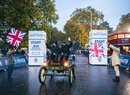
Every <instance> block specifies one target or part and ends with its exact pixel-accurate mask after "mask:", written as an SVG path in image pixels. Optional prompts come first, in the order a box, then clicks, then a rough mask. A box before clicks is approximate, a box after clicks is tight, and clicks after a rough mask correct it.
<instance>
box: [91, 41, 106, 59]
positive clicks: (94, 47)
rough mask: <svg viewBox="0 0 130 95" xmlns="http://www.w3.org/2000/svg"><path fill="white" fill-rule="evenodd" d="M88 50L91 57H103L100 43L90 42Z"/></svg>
mask: <svg viewBox="0 0 130 95" xmlns="http://www.w3.org/2000/svg"><path fill="white" fill-rule="evenodd" d="M89 52H90V56H92V57H99V58H102V57H105V55H104V50H103V44H102V43H96V42H95V43H90V44H89Z"/></svg>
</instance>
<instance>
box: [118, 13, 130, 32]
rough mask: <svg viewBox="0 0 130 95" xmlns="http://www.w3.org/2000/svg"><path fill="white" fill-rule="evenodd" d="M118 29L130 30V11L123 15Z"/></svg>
mask: <svg viewBox="0 0 130 95" xmlns="http://www.w3.org/2000/svg"><path fill="white" fill-rule="evenodd" d="M116 31H129V32H130V13H128V14H126V15H122V16H121V18H120V22H119V24H118V25H117V28H116Z"/></svg>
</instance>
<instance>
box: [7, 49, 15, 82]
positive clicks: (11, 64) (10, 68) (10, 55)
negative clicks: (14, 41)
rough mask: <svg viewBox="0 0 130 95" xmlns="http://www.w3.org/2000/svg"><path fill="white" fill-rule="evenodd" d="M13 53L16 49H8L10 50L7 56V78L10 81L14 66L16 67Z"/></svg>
mask: <svg viewBox="0 0 130 95" xmlns="http://www.w3.org/2000/svg"><path fill="white" fill-rule="evenodd" d="M13 53H14V50H13V49H12V48H9V49H8V52H7V54H6V58H7V67H8V68H7V73H8V74H7V79H8V81H10V80H11V79H12V78H11V75H12V72H13V68H14V60H13Z"/></svg>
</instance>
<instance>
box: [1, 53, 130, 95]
mask: <svg viewBox="0 0 130 95" xmlns="http://www.w3.org/2000/svg"><path fill="white" fill-rule="evenodd" d="M39 68H40V67H39V66H31V67H30V66H29V67H27V66H25V67H20V68H15V69H14V71H13V74H12V81H11V82H8V81H7V79H6V78H7V72H6V71H0V95H130V73H129V72H127V71H126V70H125V69H122V68H121V69H120V70H121V77H120V82H119V83H115V82H113V81H112V78H114V70H113V68H112V67H108V66H92V65H88V64H87V58H86V57H84V56H83V55H77V56H76V68H75V69H76V78H75V80H74V81H73V84H72V86H71V87H70V85H69V81H68V77H59V76H58V77H54V78H53V79H51V78H50V77H47V79H46V84H45V85H41V84H40V83H39V80H38V73H39Z"/></svg>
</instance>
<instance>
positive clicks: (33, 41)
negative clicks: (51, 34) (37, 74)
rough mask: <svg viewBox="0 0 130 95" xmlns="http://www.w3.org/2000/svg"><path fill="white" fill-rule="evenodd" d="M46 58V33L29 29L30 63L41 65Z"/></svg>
mask: <svg viewBox="0 0 130 95" xmlns="http://www.w3.org/2000/svg"><path fill="white" fill-rule="evenodd" d="M45 60H46V33H45V32H44V31H29V65H41V64H42V63H43V61H45Z"/></svg>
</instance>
